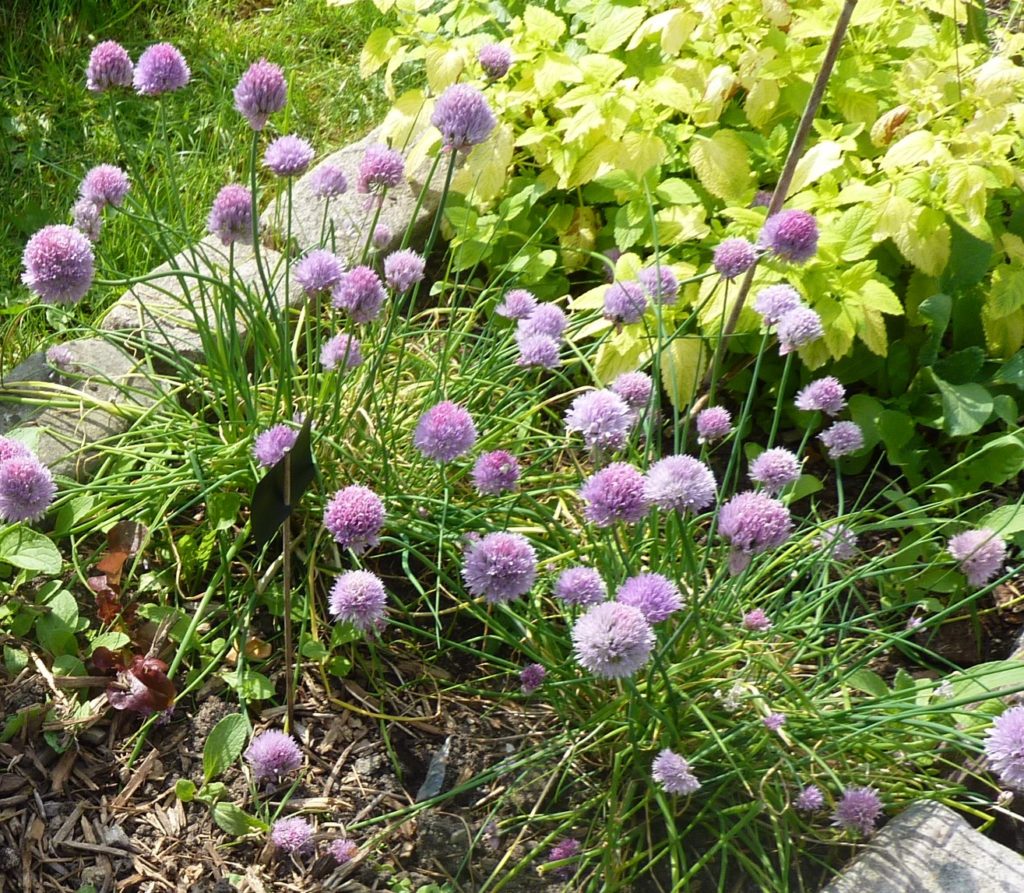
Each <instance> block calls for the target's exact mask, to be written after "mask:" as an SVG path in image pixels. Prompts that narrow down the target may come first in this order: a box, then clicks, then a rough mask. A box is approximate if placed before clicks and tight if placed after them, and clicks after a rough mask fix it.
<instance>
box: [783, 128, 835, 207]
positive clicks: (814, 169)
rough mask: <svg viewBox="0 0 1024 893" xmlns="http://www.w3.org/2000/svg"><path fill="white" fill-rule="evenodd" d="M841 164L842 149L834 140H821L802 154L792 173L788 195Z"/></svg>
mask: <svg viewBox="0 0 1024 893" xmlns="http://www.w3.org/2000/svg"><path fill="white" fill-rule="evenodd" d="M842 163H843V147H842V146H841V145H839V143H837V142H835V141H834V140H823V141H822V142H820V143H818V144H817V145H816V146H812V147H811V148H810V149H808V150H807V151H806V152H805V153H804V157H803V158H801V159H800V161H799V162H798V163H797V166H796V171H795V172H794V173H793V183H792V185H791V186H790V189H789V194H790V195H793V194H795V193H797V192H799V191H800V190H801V189H804V188H805V187H807V186H810V185H811V183H814V182H816V181H817V180H819V179H821V178H822V177H823V176H825V174H827V173H828V172H829V171H831V170H835V169H836V168H837V167H839V166H840V165H841V164H842Z"/></svg>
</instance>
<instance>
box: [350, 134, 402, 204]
mask: <svg viewBox="0 0 1024 893" xmlns="http://www.w3.org/2000/svg"><path fill="white" fill-rule="evenodd" d="M404 179H405V160H404V159H403V158H402V156H401V153H399V152H396V151H395V150H394V149H389V148H388V147H387V146H381V145H377V144H375V145H372V146H367V147H366V151H365V152H364V153H363V158H362V160H361V161H360V162H359V174H358V176H357V178H356V189H357V190H358V191H359V192H369V193H373V194H379V193H382V192H384V190H386V189H394V188H395V187H396V186H398V185H399V184H400V183H401V182H402V181H403V180H404Z"/></svg>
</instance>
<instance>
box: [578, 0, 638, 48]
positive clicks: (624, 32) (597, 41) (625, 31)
mask: <svg viewBox="0 0 1024 893" xmlns="http://www.w3.org/2000/svg"><path fill="white" fill-rule="evenodd" d="M645 15H646V10H645V9H644V7H643V6H613V7H611V10H610V12H608V13H607V14H606V15H603V16H601V18H600V19H598V21H597V23H596V24H594V25H593V27H591V28H588V29H587V30H586V31H585V32H584V40H585V41H586V43H587V46H588V47H590V49H592V50H593V51H594V52H596V53H610V52H612V50H615V49H617V48H618V47H620V46H622V44H624V43H625V42H626V41H627V40H629V38H630V37H632V36H633V34H634V32H635V31H636V30H637V28H639V27H640V23H641V22H643V20H644V16H645Z"/></svg>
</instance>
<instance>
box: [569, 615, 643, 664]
mask: <svg viewBox="0 0 1024 893" xmlns="http://www.w3.org/2000/svg"><path fill="white" fill-rule="evenodd" d="M572 644H573V652H574V654H575V657H576V660H577V661H578V662H579V664H580V666H582V667H583V668H584V669H586V670H589V671H590V672H591V673H593V674H594V675H595V676H601V677H603V678H605V679H620V678H625V677H627V676H632V675H633V674H634V673H635V672H636V671H637V670H639V669H640V668H641V667H642V666H643V665H644V664H645V663H647V659H648V658H649V657H650V656H651V649H652V648H653V647H654V630H653V629H651V625H650V624H649V623H648V622H647V620H646V619H645V618H644V615H643V614H642V613H641V612H640V610H639V609H638V608H634V607H631V606H630V605H622V604H619V603H618V602H602V603H601V604H599V605H594V606H593V607H591V608H590V609H589V610H588V611H587V612H586V613H585V614H581V615H580V616H579V617H578V618H577V619H576V623H575V624H573V628H572Z"/></svg>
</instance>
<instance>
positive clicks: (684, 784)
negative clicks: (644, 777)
mask: <svg viewBox="0 0 1024 893" xmlns="http://www.w3.org/2000/svg"><path fill="white" fill-rule="evenodd" d="M651 778H653V779H654V781H655V782H657V783H658V784H659V785H661V787H662V788H663V789H664V790H665V791H667V792H668V793H669V794H682V795H683V796H687V795H689V794H693V793H695V792H696V791H698V790H700V782H699V781H698V780H697V777H696V776H695V775H694V774H693V770H692V769H691V768H690V764H689V762H688V761H687V760H685V759H684V758H683V757H681V756H679V754H677V753H675V752H674V751H672V750H669V749H668V748H665V749H664V750H663V751H661V753H659V754H658V755H657V756H656V757H655V758H654V762H653V763H652V764H651Z"/></svg>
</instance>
